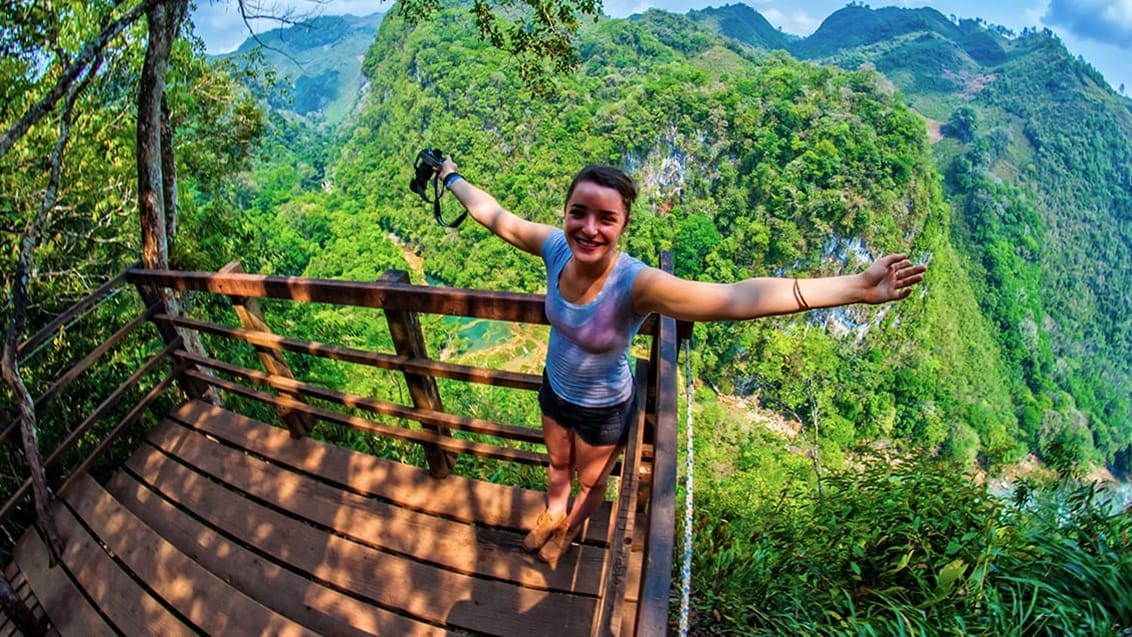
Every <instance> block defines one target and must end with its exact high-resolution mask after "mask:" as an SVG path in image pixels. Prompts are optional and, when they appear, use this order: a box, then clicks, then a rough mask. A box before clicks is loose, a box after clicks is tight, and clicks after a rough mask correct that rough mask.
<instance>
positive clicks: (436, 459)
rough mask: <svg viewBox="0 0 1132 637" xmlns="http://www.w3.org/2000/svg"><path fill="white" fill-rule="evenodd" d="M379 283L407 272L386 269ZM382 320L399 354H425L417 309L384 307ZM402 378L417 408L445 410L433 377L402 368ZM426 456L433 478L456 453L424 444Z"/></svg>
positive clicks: (447, 469) (400, 279)
mask: <svg viewBox="0 0 1132 637" xmlns="http://www.w3.org/2000/svg"><path fill="white" fill-rule="evenodd" d="M378 281H379V282H381V283H408V282H409V274H408V273H407V272H405V271H403V270H389V271H387V272H386V273H385V274H383V275H381V278H380V279H378ZM385 320H386V321H387V322H388V323H389V333H390V335H392V336H393V345H394V347H396V348H397V354H398V355H399V356H408V357H410V358H428V350H427V349H425V343H424V335H423V334H421V323H420V320H418V319H417V314H416V312H405V311H402V310H385ZM402 373H403V374H404V375H405V382H406V383H407V384H408V385H409V395H410V396H411V397H412V399H413V406H414V407H416V408H417V409H431V410H433V411H440V412H442V411H444V406H443V405H442V404H441V402H440V392H439V390H437V388H436V379H435V378H433V377H432V376H424V375H421V374H412V373H409V372H404V371H403V372H402ZM421 426H422V427H423V428H424V429H426V430H428V431H432V432H435V433H438V434H440V435H442V436H450V435H452V431H451V430H450V429H449V428H447V427H437V426H435V425H421ZM425 457H426V458H427V459H428V469H429V472H430V473H431V474H432V476H433V477H434V478H443V477H446V476H447V475H448V474H449V473H452V467H454V466H455V464H456V455H455V454H452V453H445V452H444V450H442V449H440V448H439V447H436V446H434V445H426V446H425Z"/></svg>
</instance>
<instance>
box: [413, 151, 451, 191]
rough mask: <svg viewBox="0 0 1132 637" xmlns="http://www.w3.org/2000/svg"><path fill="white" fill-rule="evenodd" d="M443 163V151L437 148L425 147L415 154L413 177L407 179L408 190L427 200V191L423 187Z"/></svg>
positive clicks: (434, 175)
mask: <svg viewBox="0 0 1132 637" xmlns="http://www.w3.org/2000/svg"><path fill="white" fill-rule="evenodd" d="M443 163H444V152H443V151H441V150H440V149H439V148H431V149H430V148H426V149H424V150H422V151H421V152H420V153H418V154H417V161H416V163H415V164H413V179H412V180H411V181H409V190H411V191H413V192H415V193H417V194H418V195H420V196H421V199H423V200H424V201H426V202H428V201H431V199H429V198H428V193H427V191H426V190H425V187H426V186H428V181H429V180H430V179H432V178H434V177H436V169H437V168H439V167H440V166H441V164H443Z"/></svg>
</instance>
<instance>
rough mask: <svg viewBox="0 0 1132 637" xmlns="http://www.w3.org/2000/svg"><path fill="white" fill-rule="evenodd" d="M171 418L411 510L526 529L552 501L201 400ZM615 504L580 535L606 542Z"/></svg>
mask: <svg viewBox="0 0 1132 637" xmlns="http://www.w3.org/2000/svg"><path fill="white" fill-rule="evenodd" d="M170 418H172V419H174V420H176V421H178V422H180V423H182V424H185V425H187V426H190V427H195V428H198V429H199V430H200V431H202V432H204V433H206V434H208V435H210V436H214V437H215V438H217V439H219V440H222V441H224V442H225V443H227V444H230V445H233V446H239V447H241V448H243V449H246V450H248V451H250V452H252V453H255V454H257V455H259V456H262V457H264V458H266V459H268V460H270V461H271V462H275V463H279V464H281V465H283V466H287V467H290V468H292V469H294V470H296V471H300V472H304V473H307V474H310V475H313V476H317V477H318V478H319V479H321V480H324V481H327V482H330V483H332V484H336V485H338V486H339V487H341V488H343V489H345V490H348V491H352V492H354V493H359V494H361V495H367V496H373V497H379V498H382V499H385V500H389V501H391V502H394V503H396V504H397V505H398V506H402V507H405V508H409V509H416V510H419V511H425V512H429V513H435V514H438V515H446V516H448V517H450V518H453V519H456V520H462V521H465V522H471V521H478V522H480V523H482V524H487V525H489V526H494V527H498V528H506V529H513V530H516V531H521V530H525V529H528V528H530V526H533V525H534V523H535V520H536V518H537V517H538V515H539V514H540V513H541V512H542V511H543V509H544V508H545V507H546V496H545V494H543V493H542V492H540V491H533V490H529V489H518V488H514V487H507V486H503V485H497V484H492V483H488V482H481V481H478V480H471V479H468V478H464V477H461V476H456V475H451V476H448V477H447V478H444V479H443V480H436V479H434V478H431V477H430V476H429V475H428V474H427V473H426V472H424V471H422V470H420V469H418V468H416V467H411V466H408V465H405V464H402V463H400V462H393V461H390V460H384V459H381V458H377V457H375V456H370V455H366V454H359V453H355V452H352V451H349V450H346V449H342V448H340V447H337V446H335V445H331V444H327V443H323V442H319V441H317V440H311V439H309V438H304V439H302V440H292V439H291V438H290V437H289V436H288V435H287V432H285V431H282V430H280V429H278V428H274V427H268V426H266V425H263V424H262V423H259V422H256V421H255V420H252V419H250V418H247V417H245V416H242V415H240V414H235V413H232V412H230V411H226V410H223V409H221V408H219V407H215V406H213V405H210V404H208V403H204V402H201V401H188V402H186V403H184V404H183V405H181V406H180V407H179V408H178V409H176V410H174V411H173V412H172V413H171V414H170ZM610 507H611V505H610V503H608V502H605V503H603V504H602V505H601V508H599V509H598V510H597V511H595V512H594V514H593V515H592V516H591V517H590V523H589V524H588V525H587V528H586V529H585V532H584V534H583V536H582V537H583V538H584V539H585V541H586V542H587V543H590V544H596V545H604V544H605V541H606V538H607V534H608V529H609V511H610Z"/></svg>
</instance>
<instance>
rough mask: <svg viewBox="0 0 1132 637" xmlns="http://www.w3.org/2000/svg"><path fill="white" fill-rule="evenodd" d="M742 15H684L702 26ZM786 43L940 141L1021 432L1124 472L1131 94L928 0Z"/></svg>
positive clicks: (958, 230)
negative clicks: (891, 96) (888, 99)
mask: <svg viewBox="0 0 1132 637" xmlns="http://www.w3.org/2000/svg"><path fill="white" fill-rule="evenodd" d="M754 13H755V11H754V10H753V9H751V8H750V7H748V6H747V5H732V6H727V7H723V8H720V9H711V10H707V11H705V12H701V13H699V14H694V15H692V14H690V15H691V17H693V18H695V19H699V20H701V21H703V17H705V16H710V17H711V21H710V22H705V24H713V25H714V24H733V23H741V22H745V21H749V20H751V19H752V18H751V14H754ZM721 32H722V33H724V35H727V36H729V37H736V36H734V35H732V34H729V33H726V32H723V31H721ZM744 41H745V42H746V43H748V44H751V45H753V46H763V41H762V40H761V39H760V38H757V37H755V38H749V39H746V40H744ZM784 46H785V48H786V49H787V50H788V51H790V52H791V53H792V54H793V55H795V56H797V57H798V58H800V59H808V60H813V61H815V62H817V63H820V64H834V65H837V66H840V67H843V68H847V69H856V68H859V67H862V66H864V65H868V66H870V67H873V68H876V69H877V70H878V71H880V72H882V73H883V74H884V75H885V77H887V78H889V79H890V80H891V81H892V82H893V83H894V84H895V85H896V86H897V87H898V88H899V89H900V91H901V92H902V93H903V95H904V96H905V98H906V100H907V103H908V104H909V105H910V106H911V107H912V108H913V109H914V110H916V111H917V112H919V113H921V114H922V115H924V116H925V117H926V118H928V121H929V127H930V128H931V129H932V131H933V132H936V131H938V132H940V133H942V134H943V135H944V136H945V137H946V139H943V140H942V141H940V142H939V143H936V144H935V145H934V150H933V154H934V157H935V160H936V165H937V166H938V168H939V170H940V172H941V173H943V174H944V175H945V176H946V181H945V186H946V194H947V199H948V201H949V202H950V203H951V204H952V206H951V207H952V211H953V213H952V215H953V217H952V223H953V225H952V239H953V241H954V244H955V246H956V248H957V250H958V251H959V252H960V253H961V254H962V255H964V258H965V264H964V266H965V268H966V269H967V270H968V272H969V274H970V276H971V283H972V285H973V286H974V290H975V294H976V296H977V298H978V299H979V304H980V307H981V308H982V311H983V314H984V315H985V316H986V317H987V318H988V319H989V320H990V321H991V322H992V323H993V325H994V330H995V332H996V335H995V340H996V342H997V343H998V344H999V347H1000V348H1001V350H1002V352H1003V356H1004V358H1005V361H1006V364H1007V368H1008V372H1007V373H1008V375H1009V376H1010V378H1011V383H1012V385H1013V386H1012V389H1011V393H1012V395H1013V399H1012V400H1013V402H1014V405H1015V411H1016V413H1017V415H1018V419H1019V423H1020V426H1021V427H1022V429H1023V432H1024V435H1025V437H1026V440H1027V443H1028V444H1029V445H1031V447H1032V448H1034V449H1036V450H1048V449H1049V448H1050V447H1053V446H1058V445H1061V444H1063V443H1056V442H1054V441H1055V440H1056V439H1058V438H1060V439H1062V440H1063V441H1064V440H1078V441H1080V440H1082V438H1084V439H1087V438H1089V437H1091V438H1092V439H1093V440H1092V444H1094V445H1095V447H1096V449H1097V450H1098V451H1099V453H1100V455H1101V456H1102V457H1103V458H1104V459H1105V461H1106V462H1108V463H1109V464H1110V465H1112V466H1114V467H1115V468H1117V469H1118V470H1119V471H1120V472H1122V473H1126V472H1127V470H1128V466H1129V464H1128V463H1129V457H1128V449H1129V447H1128V445H1129V443H1130V442H1132V424H1130V423H1132V416H1130V413H1132V412H1130V407H1132V403H1130V401H1129V399H1128V396H1129V395H1130V394H1132V341H1130V340H1129V338H1130V337H1129V334H1130V332H1129V330H1130V328H1132V295H1129V294H1128V293H1127V290H1129V289H1132V101H1130V100H1128V99H1126V98H1124V97H1121V96H1119V95H1117V94H1116V93H1114V92H1113V91H1112V89H1111V88H1110V87H1108V85H1107V84H1106V83H1105V81H1104V79H1103V78H1102V77H1101V76H1100V74H1098V73H1097V72H1096V70H1095V69H1093V68H1092V67H1090V66H1089V65H1088V64H1087V63H1085V62H1084V61H1083V60H1080V59H1074V58H1073V57H1072V56H1070V55H1069V53H1068V51H1066V49H1065V47H1064V46H1063V45H1062V44H1061V43H1060V42H1059V41H1058V40H1057V38H1056V37H1055V36H1053V34H1052V33H1050V32H1049V31H1042V32H1037V31H1027V32H1024V33H1022V34H1021V35H1017V36H1016V34H1014V33H1011V32H1010V31H1008V30H1006V29H1003V28H1002V27H996V26H993V25H989V24H986V23H983V22H982V21H979V20H955V19H954V18H951V19H948V18H946V17H944V16H943V15H942V14H940V13H939V12H938V11H936V10H934V9H931V8H921V9H901V8H896V7H887V8H880V9H870V8H867V7H865V6H861V5H850V6H847V7H845V8H842V9H840V10H838V11H836V12H835V13H833V14H832V15H830V16H829V17H828V18H827V19H826V20H825V21H824V22H823V23H822V25H821V27H820V28H819V29H818V30H817V31H815V32H814V33H813V34H812V35H811V36H809V37H807V38H804V39H802V40H798V41H794V42H786V43H784ZM1086 432H1088V433H1086ZM1051 436H1052V438H1051Z"/></svg>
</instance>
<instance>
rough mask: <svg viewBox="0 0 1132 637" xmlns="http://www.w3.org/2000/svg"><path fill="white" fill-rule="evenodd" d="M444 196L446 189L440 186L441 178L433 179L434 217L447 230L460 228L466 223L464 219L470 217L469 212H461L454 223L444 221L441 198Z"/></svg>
mask: <svg viewBox="0 0 1132 637" xmlns="http://www.w3.org/2000/svg"><path fill="white" fill-rule="evenodd" d="M443 194H444V188H443V187H442V186H441V185H440V176H439V175H437V176H435V177H433V178H432V216H433V217H436V222H437V223H439V224H440V225H442V226H444V227H445V228H459V227H460V224H461V223H464V218H465V217H467V216H468V211H467V210H464V211H463V212H461V213H460V216H458V217H456V219H455V220H454V221H453V222H452V223H448V222H446V221H444V216H443V215H441V214H440V196H441V195H443Z"/></svg>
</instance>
